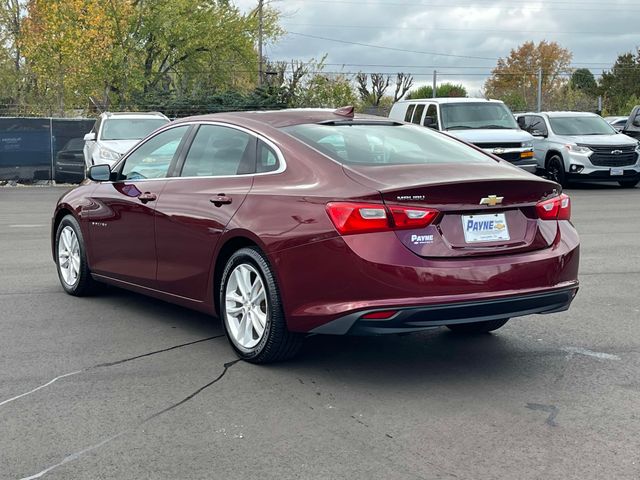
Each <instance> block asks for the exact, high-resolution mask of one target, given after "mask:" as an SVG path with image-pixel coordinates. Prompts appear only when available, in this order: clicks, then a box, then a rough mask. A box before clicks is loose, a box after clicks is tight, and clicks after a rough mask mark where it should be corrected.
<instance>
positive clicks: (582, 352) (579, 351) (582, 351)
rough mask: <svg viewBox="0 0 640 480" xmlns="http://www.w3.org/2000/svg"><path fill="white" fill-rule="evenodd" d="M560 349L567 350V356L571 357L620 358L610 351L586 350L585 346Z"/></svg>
mask: <svg viewBox="0 0 640 480" xmlns="http://www.w3.org/2000/svg"><path fill="white" fill-rule="evenodd" d="M562 350H564V351H565V352H567V353H568V354H569V355H567V358H571V357H572V356H573V355H575V354H578V355H586V356H587V357H595V358H599V359H601V360H620V357H619V356H618V355H613V354H611V353H603V352H594V351H593V350H587V349H586V348H578V347H563V348H562Z"/></svg>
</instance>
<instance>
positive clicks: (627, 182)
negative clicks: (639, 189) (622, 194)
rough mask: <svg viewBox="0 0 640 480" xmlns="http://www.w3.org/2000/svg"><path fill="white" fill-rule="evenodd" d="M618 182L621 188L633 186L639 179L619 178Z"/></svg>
mask: <svg viewBox="0 0 640 480" xmlns="http://www.w3.org/2000/svg"><path fill="white" fill-rule="evenodd" d="M618 183H619V184H620V186H621V187H622V188H633V187H635V186H636V185H638V183H640V180H619V181H618Z"/></svg>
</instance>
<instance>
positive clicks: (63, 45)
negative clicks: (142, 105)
mask: <svg viewBox="0 0 640 480" xmlns="http://www.w3.org/2000/svg"><path fill="white" fill-rule="evenodd" d="M120 4H121V5H120V7H121V8H125V7H126V6H127V5H128V1H125V0H120ZM114 31H115V26H114V25H113V24H112V23H111V22H109V18H108V17H107V16H106V12H105V9H104V8H103V5H102V2H101V1H100V0H29V3H28V4H27V17H26V18H25V20H24V23H23V28H22V32H21V37H20V47H21V48H22V53H23V54H24V56H25V59H26V64H27V68H28V70H29V73H30V74H31V75H32V76H33V89H34V92H35V94H36V95H37V97H36V98H37V100H38V101H39V102H41V103H42V104H43V105H45V106H49V107H52V106H53V105H56V106H57V110H58V112H59V113H60V114H64V112H65V108H66V107H67V106H71V107H76V106H78V105H83V104H86V103H87V102H88V96H89V95H96V94H97V93H99V92H100V91H101V90H102V89H103V88H104V85H105V82H106V78H107V76H108V75H109V71H108V66H109V60H110V58H111V56H112V52H113V48H114V46H115V42H114V37H113V32H114Z"/></svg>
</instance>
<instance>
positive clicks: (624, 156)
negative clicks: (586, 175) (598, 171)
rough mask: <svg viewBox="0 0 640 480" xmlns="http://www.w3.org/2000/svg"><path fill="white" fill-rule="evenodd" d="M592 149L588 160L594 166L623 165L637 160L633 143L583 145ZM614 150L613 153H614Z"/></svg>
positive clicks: (631, 163)
mask: <svg viewBox="0 0 640 480" xmlns="http://www.w3.org/2000/svg"><path fill="white" fill-rule="evenodd" d="M584 146H585V147H589V148H590V149H591V150H593V154H592V155H591V156H590V157H589V160H590V161H591V163H592V164H593V165H595V166H596V167H625V166H629V165H633V164H635V163H636V161H637V160H638V154H637V153H636V147H635V145H624V146H619V145H584ZM614 152H615V153H614Z"/></svg>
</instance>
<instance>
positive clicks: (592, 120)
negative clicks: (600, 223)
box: [517, 112, 640, 188]
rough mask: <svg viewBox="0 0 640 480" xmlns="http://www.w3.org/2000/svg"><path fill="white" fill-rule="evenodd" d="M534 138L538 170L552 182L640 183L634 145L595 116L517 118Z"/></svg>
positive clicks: (558, 114)
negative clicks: (545, 173)
mask: <svg viewBox="0 0 640 480" xmlns="http://www.w3.org/2000/svg"><path fill="white" fill-rule="evenodd" d="M517 118H518V124H519V125H520V126H521V127H522V128H523V129H524V130H527V131H528V132H529V133H531V134H532V135H533V137H534V139H535V140H534V142H533V144H534V148H535V155H536V159H537V160H538V166H539V167H540V168H541V169H544V170H545V171H546V172H547V175H548V176H549V178H551V179H552V180H554V181H556V182H558V183H560V184H561V185H567V183H569V182H571V181H580V180H586V181H597V180H600V181H602V180H604V181H612V180H613V181H617V182H618V183H619V184H620V185H621V186H622V187H629V188H631V187H635V186H636V185H637V184H638V182H640V163H639V161H638V158H639V155H638V154H639V153H640V150H639V149H638V141H637V140H634V139H633V138H630V137H627V136H626V135H621V134H619V133H618V132H616V130H615V129H614V128H613V127H612V126H611V125H609V124H608V123H607V122H605V121H604V119H603V118H602V117H601V116H599V115H596V114H595V113H586V112H541V113H523V114H519V115H517Z"/></svg>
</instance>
